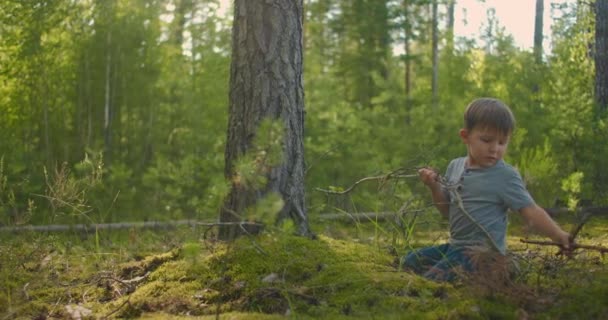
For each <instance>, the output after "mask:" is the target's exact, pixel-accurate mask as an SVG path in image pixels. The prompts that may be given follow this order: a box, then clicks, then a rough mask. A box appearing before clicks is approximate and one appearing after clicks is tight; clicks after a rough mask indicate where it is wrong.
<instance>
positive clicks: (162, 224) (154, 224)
mask: <svg viewBox="0 0 608 320" xmlns="http://www.w3.org/2000/svg"><path fill="white" fill-rule="evenodd" d="M222 225H236V226H244V225H258V226H260V225H261V224H260V223H257V222H247V221H242V222H204V221H198V220H175V221H145V222H116V223H95V224H73V225H69V224H52V225H28V226H14V227H0V233H2V232H15V233H18V232H28V231H30V232H64V231H80V232H88V231H95V230H118V229H131V228H138V229H139V228H142V229H168V228H174V227H177V226H190V227H195V226H203V227H215V226H222Z"/></svg>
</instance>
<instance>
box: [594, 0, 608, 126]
mask: <svg viewBox="0 0 608 320" xmlns="http://www.w3.org/2000/svg"><path fill="white" fill-rule="evenodd" d="M595 101H596V103H597V106H598V110H599V113H600V115H602V114H604V113H605V112H606V111H608V0H596V1H595Z"/></svg>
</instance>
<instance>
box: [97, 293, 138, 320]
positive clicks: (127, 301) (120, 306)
mask: <svg viewBox="0 0 608 320" xmlns="http://www.w3.org/2000/svg"><path fill="white" fill-rule="evenodd" d="M129 300H131V295H129V296H128V297H127V299H126V300H125V302H123V303H122V304H120V305H119V306H118V307H117V308H116V309H114V310H113V311H111V312H110V313H108V314H106V315H105V316H103V317H101V318H102V319H107V318H109V317H110V316H111V315H113V314H115V313H116V312H118V310H120V309H122V307H124V306H125V304H127V303H128V304H129V305H130V304H131V302H130V301H129Z"/></svg>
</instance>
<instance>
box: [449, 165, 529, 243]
mask: <svg viewBox="0 0 608 320" xmlns="http://www.w3.org/2000/svg"><path fill="white" fill-rule="evenodd" d="M465 163H466V157H462V158H457V159H454V160H452V162H450V164H449V165H448V168H447V171H446V174H445V179H446V180H447V184H448V185H449V186H451V187H448V188H445V187H444V192H445V194H446V196H447V198H448V200H449V202H450V204H449V223H450V244H451V245H454V246H456V247H469V246H479V245H482V246H485V247H489V248H493V247H495V246H496V247H497V249H498V250H499V251H500V253H502V254H505V252H506V249H507V248H506V247H507V246H506V233H507V210H508V209H511V210H513V211H518V210H519V209H522V208H525V207H527V206H530V205H532V204H534V200H533V199H532V197H531V196H530V193H529V192H528V191H527V190H526V187H525V185H524V182H523V180H522V178H521V176H520V175H519V173H518V172H517V170H515V168H513V167H512V166H510V165H508V164H506V163H505V162H504V161H503V160H500V161H498V162H497V163H496V164H495V165H494V166H493V167H490V168H466V167H465ZM455 192H457V193H458V194H459V195H460V198H461V199H462V204H463V207H464V209H465V210H466V211H467V212H468V214H470V216H471V217H472V218H473V219H474V220H475V221H476V222H477V223H478V224H479V225H480V226H481V227H482V228H483V229H485V230H486V231H487V234H489V235H490V236H491V237H492V239H493V241H494V243H495V245H494V244H492V241H490V240H489V239H488V235H487V234H486V232H484V231H483V230H481V228H480V227H479V226H478V225H476V224H475V223H474V222H472V221H471V218H469V217H468V216H467V215H466V214H465V213H463V212H462V210H461V209H460V206H459V204H458V197H457V194H455Z"/></svg>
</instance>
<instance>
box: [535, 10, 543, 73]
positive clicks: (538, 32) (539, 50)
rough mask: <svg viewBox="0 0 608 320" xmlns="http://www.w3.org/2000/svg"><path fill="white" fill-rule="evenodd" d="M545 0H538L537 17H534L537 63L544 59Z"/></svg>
mask: <svg viewBox="0 0 608 320" xmlns="http://www.w3.org/2000/svg"><path fill="white" fill-rule="evenodd" d="M544 11H545V1H544V0H536V17H535V18H534V58H535V60H536V63H541V62H542V60H543V15H544Z"/></svg>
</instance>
